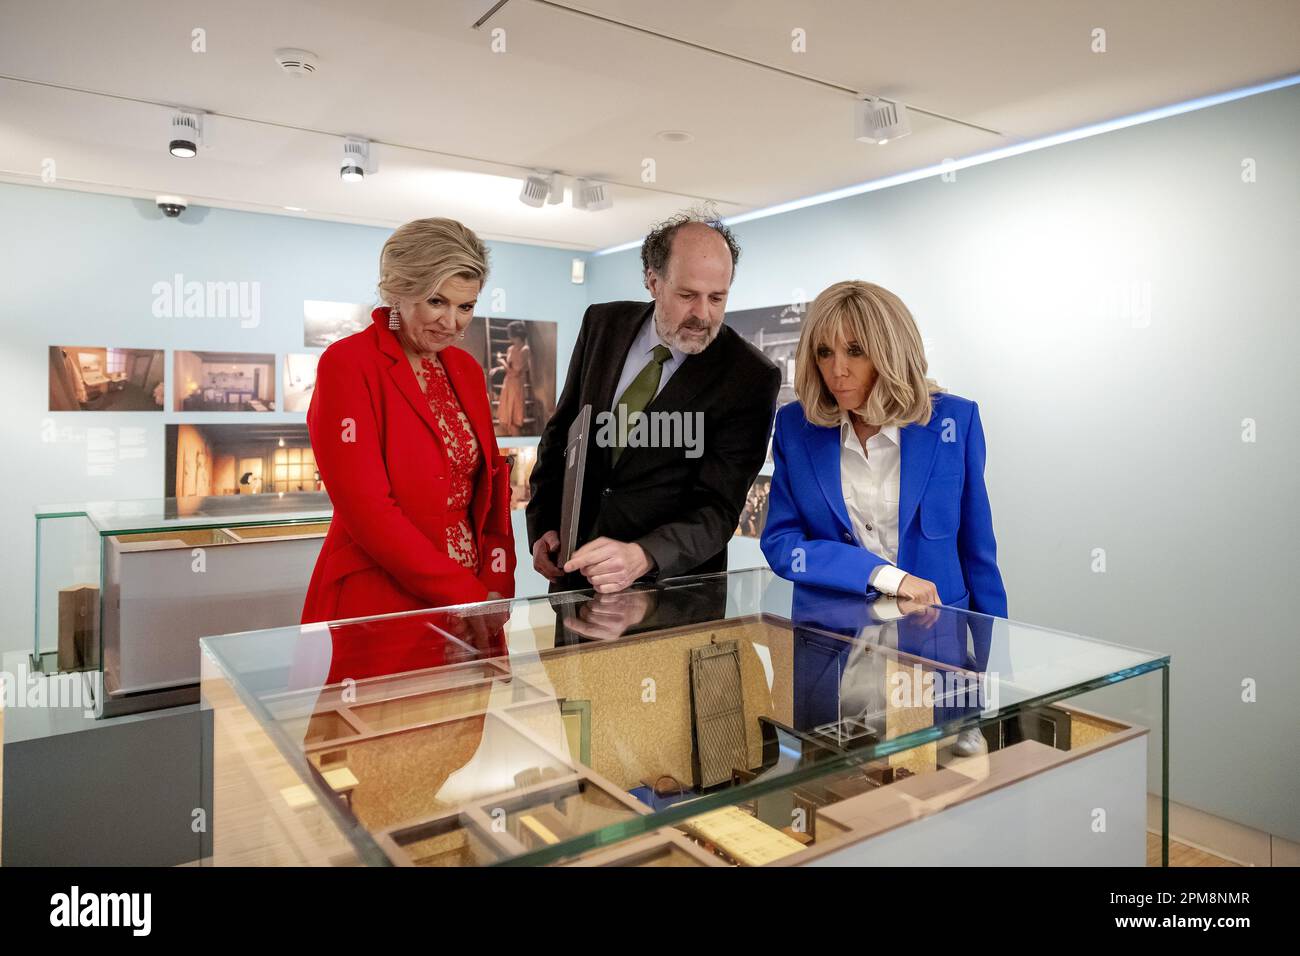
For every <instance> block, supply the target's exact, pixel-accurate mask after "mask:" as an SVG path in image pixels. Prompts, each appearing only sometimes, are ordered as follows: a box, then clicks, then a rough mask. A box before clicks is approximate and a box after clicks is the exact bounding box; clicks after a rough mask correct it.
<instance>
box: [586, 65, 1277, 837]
mask: <svg viewBox="0 0 1300 956" xmlns="http://www.w3.org/2000/svg"><path fill="white" fill-rule="evenodd" d="M864 148H875V147H864ZM1248 158H1249V159H1253V160H1254V161H1255V165H1256V171H1257V181H1256V182H1254V183H1245V182H1243V181H1242V175H1241V173H1242V161H1243V160H1244V159H1248ZM1298 164H1300V88H1296V87H1291V88H1288V89H1283V90H1279V91H1276V92H1272V93H1265V94H1261V95H1258V96H1253V97H1250V98H1247V99H1242V100H1238V101H1236V102H1232V103H1227V104H1224V105H1221V106H1217V107H1213V108H1210V109H1204V110H1200V111H1197V112H1193V113H1186V114H1183V115H1181V116H1176V117H1172V118H1168V119H1164V120H1160V121H1158V122H1154V123H1150V124H1147V125H1143V126H1135V127H1131V128H1129V129H1125V130H1120V131H1117V132H1112V133H1108V134H1106V135H1103V136H1097V137H1094V138H1090V139H1085V140H1080V141H1078V142H1075V143H1071V144H1068V145H1063V146H1057V147H1054V148H1051V149H1045V150H1041V151H1038V152H1032V153H1027V154H1024V155H1021V156H1017V157H1014V158H1010V159H1005V160H1002V161H1000V162H996V163H991V164H989V165H985V166H978V167H973V168H970V169H965V170H962V171H960V172H959V173H958V174H957V179H956V181H955V182H943V181H941V180H940V179H937V178H934V179H927V180H924V181H919V182H915V183H910V184H907V185H903V186H897V187H895V188H892V189H887V190H882V191H879V192H873V193H867V194H863V195H860V196H856V197H853V198H850V199H844V200H841V201H838V202H834V203H828V204H825V205H821V206H813V207H808V208H806V209H802V210H799V211H796V212H792V213H787V214H784V215H780V216H774V217H771V218H767V219H760V220H755V221H752V222H749V223H744V224H741V225H739V226H737V227H736V234H737V236H738V237H739V239H740V242H741V245H742V247H743V255H742V258H741V261H740V268H739V270H738V272H737V277H736V283H735V286H734V288H733V292H732V296H731V301H730V302H729V303H728V307H729V308H731V309H747V308H755V307H759V306H770V305H776V304H781V303H784V302H788V301H791V298H792V290H794V289H795V288H798V287H802V288H803V289H806V290H807V293H808V295H809V296H814V295H816V293H817V292H818V291H820V290H821V289H822V288H824V287H825V286H826V285H828V284H830V283H831V282H834V281H837V280H841V279H851V278H852V279H867V280H870V281H873V282H877V283H879V284H881V285H884V286H886V287H887V288H889V289H892V290H893V291H895V292H897V293H898V294H899V295H900V296H901V297H902V298H903V301H904V302H906V303H907V304H908V305H909V307H910V308H911V310H912V312H913V314H914V315H915V316H916V319H917V322H918V324H919V325H920V328H921V334H922V336H923V337H925V338H926V340H927V351H928V353H929V355H930V358H931V370H932V372H933V373H934V374H935V375H936V377H937V378H938V379H939V381H940V382H941V384H943V385H945V386H947V387H948V388H949V390H951V391H953V392H956V393H958V394H961V395H965V396H967V397H969V398H973V399H975V400H976V401H978V402H979V403H980V407H981V413H982V417H983V422H984V428H985V431H986V434H987V438H988V449H989V457H988V469H987V477H988V485H989V493H990V497H991V499H992V504H993V516H994V523H995V526H996V531H997V534H998V541H999V545H1000V549H999V550H1000V554H999V558H1000V564H1001V566H1002V570H1003V574H1004V576H1005V578H1006V583H1007V591H1008V595H1009V601H1010V608H1011V616H1012V617H1014V618H1018V619H1021V620H1025V621H1032V622H1035V623H1039V624H1045V625H1050V626H1055V627H1059V628H1063V629H1065V630H1069V631H1074V632H1077V633H1081V634H1088V635H1093V636H1097V637H1101V638H1105V639H1107V640H1112V641H1116V642H1119V643H1124V644H1133V645H1136V646H1139V647H1147V648H1153V649H1158V650H1163V651H1167V652H1170V653H1172V655H1173V683H1172V686H1173V730H1172V734H1171V737H1172V743H1173V757H1172V771H1171V773H1172V777H1171V779H1172V783H1171V790H1172V794H1173V797H1174V799H1176V800H1180V801H1182V802H1185V803H1189V804H1191V805H1193V806H1196V807H1199V808H1201V809H1204V810H1208V811H1210V812H1213V813H1217V814H1220V815H1222V816H1226V817H1228V818H1229V819H1234V820H1238V821H1240V822H1243V823H1247V824H1250V825H1252V826H1256V827H1258V828H1260V829H1264V830H1267V831H1270V832H1272V833H1277V834H1280V835H1283V836H1286V837H1287V838H1289V839H1292V840H1300V801H1297V800H1296V798H1295V783H1296V754H1297V749H1296V743H1295V735H1296V730H1297V728H1300V698H1297V696H1296V695H1295V694H1294V693H1293V692H1292V691H1293V688H1295V687H1296V686H1298V685H1300V643H1298V642H1300V628H1298V627H1297V624H1296V617H1295V612H1294V610H1293V605H1294V598H1293V590H1292V588H1293V587H1294V580H1293V579H1294V577H1295V574H1296V569H1297V567H1300V560H1298V559H1300V539H1298V538H1297V534H1298V533H1300V482H1297V477H1296V476H1297V473H1298V471H1300V402H1297V400H1296V397H1295V384H1294V382H1295V370H1294V366H1295V362H1296V357H1297V355H1298V354H1300V269H1297V263H1300V178H1298V177H1297V175H1296V170H1297V168H1298ZM637 256H638V253H637V252H636V251H630V252H622V253H614V254H611V255H606V256H595V257H593V258H592V260H591V263H590V265H589V267H588V270H587V275H588V281H589V283H590V285H591V290H590V291H591V296H592V300H593V301H600V300H605V299H619V298H626V297H632V296H637V295H638V294H640V293H639V280H638V278H637V275H636V272H637V268H638V266H637ZM1134 289H1136V290H1137V296H1136V298H1134V297H1133V290H1134ZM1147 290H1149V295H1150V306H1151V308H1150V322H1149V325H1146V326H1145V327H1143V324H1142V320H1141V319H1139V322H1138V323H1137V324H1136V326H1135V323H1134V321H1133V316H1132V312H1133V304H1134V303H1136V304H1137V305H1139V306H1141V305H1142V303H1143V301H1144V299H1145V297H1146V295H1147ZM1246 418H1252V419H1254V420H1255V421H1256V422H1257V428H1258V432H1257V436H1258V440H1257V441H1256V442H1254V443H1246V442H1243V441H1242V421H1243V419H1246ZM1096 548H1104V549H1105V553H1106V558H1107V565H1106V568H1107V569H1106V572H1105V573H1095V572H1094V571H1093V570H1092V563H1093V558H1092V552H1093V549H1096ZM1246 679H1254V680H1255V681H1257V682H1258V688H1259V692H1258V700H1257V701H1256V702H1255V703H1245V702H1243V701H1242V681H1243V680H1246Z"/></svg>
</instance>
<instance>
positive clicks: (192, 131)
mask: <svg viewBox="0 0 1300 956" xmlns="http://www.w3.org/2000/svg"><path fill="white" fill-rule="evenodd" d="M170 129H171V133H170V135H169V136H168V137H167V139H168V142H167V151H168V152H169V153H171V154H172V155H173V156H176V157H179V158H180V159H193V158H194V157H195V156H196V155H198V152H199V147H200V146H201V145H203V114H202V113H195V112H190V111H188V110H182V111H180V112H178V113H173V114H172V117H171V127H170Z"/></svg>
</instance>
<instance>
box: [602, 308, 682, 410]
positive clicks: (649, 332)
mask: <svg viewBox="0 0 1300 956" xmlns="http://www.w3.org/2000/svg"><path fill="white" fill-rule="evenodd" d="M656 345H662V346H664V347H666V348H667V349H668V351H669V352H671V353H672V357H671V358H669V359H668V361H666V362H664V364H663V371H662V372H661V373H660V375H659V387H658V388H657V389H655V394H654V396H651V401H654V397H655V396H657V395H658V394H659V393H660V392H662V391H663V390H664V386H665V385H667V384H668V380H669V379H670V378H672V377H673V372H675V371H677V369H678V368H680V367H681V364H682V362H684V361H685V360H686V353H685V352H683V351H682V350H681V349H679V348H676V347H674V346H672V345H669V344H668V343H667V342H665V341H664V340H663V339H661V338H659V330H658V329H657V328H655V317H654V313H653V312H651V313H650V318H648V319H646V320H645V323H644V324H643V325H642V326H641V331H640V332H638V333H637V334H636V338H635V339H634V340H633V341H632V347H631V348H630V349H628V350H627V358H626V359H624V360H623V372H622V374H621V375H619V377H618V385H617V386H615V388H614V397H613V398H612V399H611V400H610V403H609V410H610V411H612V412H614V413H615V414H617V413H618V400H619V399H620V398H622V397H623V393H624V392H626V391H627V387H628V386H629V385H631V384H632V379H634V378H636V377H637V376H638V375H640V374H641V372H642V371H643V370H644V369H645V367H646V366H647V365H649V364H650V360H651V359H652V358H654V349H655V346H656ZM646 404H647V405H649V404H650V402H646Z"/></svg>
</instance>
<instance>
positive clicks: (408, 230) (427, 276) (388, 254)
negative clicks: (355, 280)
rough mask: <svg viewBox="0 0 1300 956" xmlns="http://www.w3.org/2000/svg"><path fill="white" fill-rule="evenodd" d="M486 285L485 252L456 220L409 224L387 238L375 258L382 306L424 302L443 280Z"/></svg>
mask: <svg viewBox="0 0 1300 956" xmlns="http://www.w3.org/2000/svg"><path fill="white" fill-rule="evenodd" d="M455 276H459V277H461V278H464V279H470V280H475V281H477V282H478V283H479V285H480V287H481V286H482V284H483V283H484V282H486V281H487V276H488V250H487V246H486V245H484V244H483V240H482V239H480V238H479V237H478V236H476V235H474V231H473V230H472V229H470V228H469V227H468V226H466V225H464V224H463V223H459V222H457V221H456V220H455V219H438V218H435V219H414V220H412V221H411V222H408V223H407V224H406V225H404V226H402V227H400V228H399V229H398V230H397V231H396V232H394V233H393V234H392V235H391V236H389V237H388V241H387V242H385V243H384V249H383V251H382V252H381V253H380V254H379V297H380V299H381V301H382V302H383V303H384V304H385V305H390V306H393V305H397V303H398V302H403V301H405V302H409V301H412V300H418V299H427V298H429V296H431V295H433V294H434V292H435V291H437V289H438V288H439V287H440V286H441V285H442V284H443V283H444V282H446V281H447V280H448V279H450V278H452V277H455Z"/></svg>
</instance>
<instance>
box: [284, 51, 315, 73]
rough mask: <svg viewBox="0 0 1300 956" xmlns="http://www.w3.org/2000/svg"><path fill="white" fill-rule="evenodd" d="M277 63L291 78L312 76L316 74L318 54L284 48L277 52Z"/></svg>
mask: <svg viewBox="0 0 1300 956" xmlns="http://www.w3.org/2000/svg"><path fill="white" fill-rule="evenodd" d="M275 62H276V63H278V64H280V69H282V70H284V72H286V73H288V74H289V75H290V76H311V75H312V74H313V73H315V72H316V62H317V60H316V54H315V53H312V52H311V50H298V49H295V48H294V47H282V48H280V49H279V50H276V51H275Z"/></svg>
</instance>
